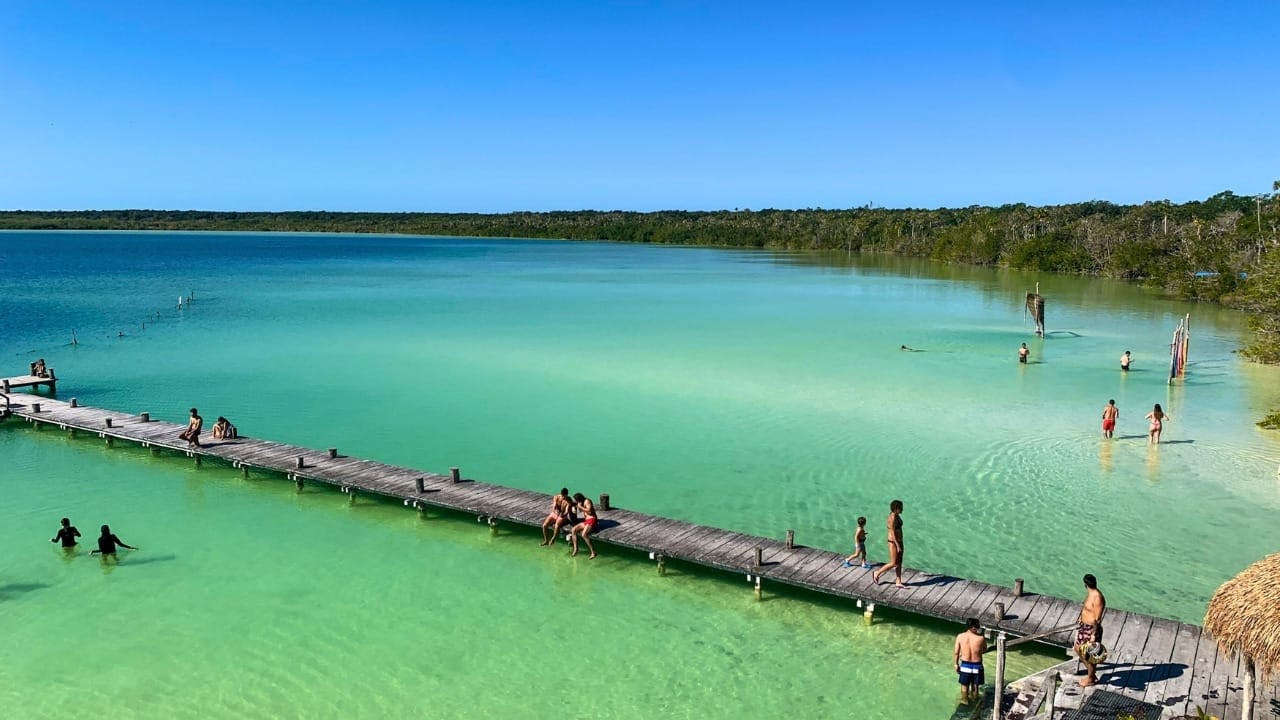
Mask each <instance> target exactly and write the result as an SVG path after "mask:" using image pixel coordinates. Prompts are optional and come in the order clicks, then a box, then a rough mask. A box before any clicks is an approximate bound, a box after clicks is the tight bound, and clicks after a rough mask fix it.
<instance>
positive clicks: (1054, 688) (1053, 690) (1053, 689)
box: [1031, 671, 1062, 720]
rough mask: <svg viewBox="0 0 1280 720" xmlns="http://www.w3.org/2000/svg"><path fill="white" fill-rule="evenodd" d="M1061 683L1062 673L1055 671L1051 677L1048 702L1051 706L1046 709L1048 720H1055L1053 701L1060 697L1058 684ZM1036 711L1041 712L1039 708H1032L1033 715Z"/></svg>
mask: <svg viewBox="0 0 1280 720" xmlns="http://www.w3.org/2000/svg"><path fill="white" fill-rule="evenodd" d="M1060 682H1062V673H1059V672H1056V671H1055V672H1053V673H1052V674H1050V675H1049V694H1048V700H1047V702H1048V704H1049V706H1048V707H1046V708H1045V709H1044V711H1045V718H1046V720H1053V715H1054V713H1053V710H1054V707H1053V701H1054V699H1055V698H1057V697H1058V683H1060ZM1036 710H1039V708H1031V711H1032V712H1033V713H1034V712H1035V711H1036Z"/></svg>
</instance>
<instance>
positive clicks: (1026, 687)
mask: <svg viewBox="0 0 1280 720" xmlns="http://www.w3.org/2000/svg"><path fill="white" fill-rule="evenodd" d="M38 380H40V382H41V383H42V384H43V383H44V382H45V380H46V379H45V378H39V379H38ZM10 387H14V385H11V386H10ZM8 398H9V412H10V413H11V414H12V416H13V418H11V419H10V420H9V421H8V422H14V421H15V420H14V418H21V419H23V420H26V421H28V422H31V423H34V424H35V425H36V426H37V427H49V426H53V427H56V428H58V429H60V430H63V431H67V432H71V433H82V434H84V435H86V436H89V437H96V438H99V439H102V440H104V441H105V442H106V443H107V444H109V445H110V444H113V443H114V442H117V441H126V442H131V443H137V444H140V445H142V446H143V447H149V448H151V450H152V452H162V451H167V452H172V453H176V454H179V455H185V456H187V457H189V458H191V459H192V460H193V461H194V462H196V463H202V462H205V461H220V462H222V463H226V464H228V465H230V466H231V467H232V468H235V469H238V470H240V471H241V472H243V473H244V474H245V475H248V473H249V471H250V470H258V471H266V472H270V473H277V474H280V475H283V476H285V477H286V478H288V479H289V480H290V481H291V482H294V483H295V484H297V486H298V488H299V489H302V488H303V487H304V486H306V485H308V484H314V485H325V486H331V487H334V488H337V489H339V490H341V491H342V492H343V493H345V494H347V495H348V497H349V500H350V502H356V500H357V498H358V497H359V496H362V495H363V496H370V497H383V498H390V499H392V500H395V501H399V502H401V503H402V504H403V505H405V506H406V507H412V508H415V509H417V510H418V511H420V512H426V511H428V510H430V509H433V508H437V509H445V510H450V511H454V512H459V513H466V514H470V515H475V516H476V518H477V519H478V520H481V521H484V522H486V523H487V524H488V525H489V527H490V528H492V529H493V531H494V532H497V528H498V525H499V524H500V523H512V524H517V525H524V526H531V527H535V528H536V527H538V526H539V525H541V523H542V520H543V518H545V517H546V515H547V513H548V510H549V507H550V504H551V495H549V494H546V493H540V492H533V491H530V490H522V489H519V488H512V487H507V486H503V485H495V484H490V483H485V482H479V481H476V480H471V479H467V478H464V477H462V475H461V473H460V472H459V471H457V470H456V469H451V472H449V473H448V474H443V473H432V472H424V471H422V470H417V469H412V468H405V467H398V466H394V465H386V464H383V463H379V462H375V461H372V460H365V459H360V458H354V457H348V456H345V455H342V454H340V453H339V452H338V451H337V449H336V448H333V449H325V450H315V449H312V448H305V447H300V446H297V445H289V444H284V443H277V442H271V441H268V440H261V439H257V438H250V437H239V438H235V439H228V440H215V439H213V438H212V436H211V435H210V433H208V432H207V431H206V432H205V433H204V434H203V435H202V437H201V441H202V443H203V444H202V446H201V447H199V448H188V447H187V443H186V441H184V440H181V439H179V437H178V434H179V433H180V432H182V431H183V430H184V429H185V425H184V424H178V423H172V422H164V421H160V420H156V419H154V418H151V417H149V416H148V415H147V414H145V413H125V412H119V411H115V410H106V409H101V408H93V407H85V406H80V405H78V403H77V402H76V400H75V399H71V400H69V401H66V402H63V401H59V400H54V399H51V398H48V397H43V396H39V395H30V394H13V393H10V394H8ZM600 500H601V501H600V502H599V503H597V505H596V508H597V511H598V513H599V516H600V521H599V524H598V525H597V529H596V531H595V532H594V533H593V534H592V538H593V540H594V541H595V542H597V543H607V544H610V545H615V546H619V547H623V548H627V549H630V550H635V551H639V552H642V553H647V554H648V555H649V557H650V558H651V559H652V560H653V561H654V562H655V563H656V565H657V568H658V572H660V573H663V572H665V564H666V562H668V561H671V560H678V561H682V562H686V563H690V564H693V565H699V566H703V567H707V568H711V569H714V570H719V571H723V572H728V573H738V574H741V575H745V576H746V577H747V580H748V582H749V583H750V584H751V585H750V586H751V587H752V588H753V589H754V591H755V593H756V595H757V597H760V596H761V595H762V593H764V592H765V591H766V589H767V587H768V585H769V584H771V583H777V584H780V585H790V586H794V587H798V588H803V589H805V590H810V591H813V592H818V593H822V594H825V595H830V596H835V597H840V598H847V599H849V600H850V601H852V602H853V603H855V604H856V605H857V606H858V607H860V608H862V609H863V612H864V615H865V616H866V618H867V619H868V620H870V619H871V617H872V614H873V613H874V611H875V609H876V608H878V607H884V608H893V609H895V610H900V611H904V612H908V613H913V614H917V615H923V616H927V617H932V618H938V619H942V620H946V621H951V622H955V623H961V624H962V623H964V622H965V620H966V619H967V618H970V617H976V618H979V620H980V621H981V622H982V623H983V625H984V626H986V627H987V628H989V629H990V630H991V631H993V632H994V633H1004V634H1006V635H1007V636H1012V637H1028V636H1032V635H1040V634H1044V635H1045V637H1043V639H1042V640H1041V642H1044V643H1046V644H1049V645H1056V646H1058V647H1062V648H1068V647H1070V645H1071V644H1072V643H1073V642H1074V629H1073V630H1071V631H1061V632H1056V633H1055V632H1051V631H1053V630H1055V629H1058V628H1062V627H1064V626H1067V625H1071V624H1072V623H1074V622H1075V620H1076V619H1077V617H1078V615H1079V613H1080V603H1079V602H1077V601H1075V600H1070V599H1066V598H1059V597H1053V596H1050V595H1039V594H1036V593H1034V592H1027V591H1025V590H1024V589H1023V587H1022V581H1021V580H1019V581H1017V582H1015V583H1014V586H1013V587H1004V586H999V585H992V584H989V583H984V582H980V581H976V580H969V579H965V578H960V577H954V576H951V575H946V574H940V573H932V572H928V571H925V570H919V569H905V570H904V571H903V574H902V575H903V581H904V582H905V583H906V585H907V587H906V588H905V589H897V588H895V587H894V586H893V584H892V577H886V578H885V579H884V581H883V582H882V584H879V585H876V584H874V583H873V582H872V579H871V571H869V570H863V569H861V568H859V567H855V568H852V569H847V568H842V567H841V563H842V562H843V560H844V557H845V556H844V555H843V554H840V553H836V552H832V551H829V550H823V549H820V548H813V547H806V546H804V545H800V544H797V543H795V542H794V541H793V540H792V537H793V536H792V533H791V532H790V531H787V539H786V540H777V539H771V538H765V537H759V536H755V535H747V534H743V533H738V532H733V531H730V530H724V529H720V528H715V527H709V526H705V525H697V524H694V523H690V522H685V521H683V520H676V519H672V518H665V517H660V516H657V515H649V514H646V513H642V512H637V511H635V510H630V509H623V508H618V507H612V506H611V505H610V503H609V499H608V497H607V496H601V498H600ZM1104 627H1105V637H1104V641H1105V644H1106V645H1107V647H1108V648H1109V650H1110V658H1109V659H1108V661H1107V662H1106V663H1104V664H1103V665H1101V666H1100V667H1099V671H1098V675H1099V679H1100V683H1099V685H1098V686H1097V687H1098V688H1100V689H1102V690H1106V691H1108V692H1113V693H1116V694H1117V695H1121V696H1123V698H1128V699H1130V700H1135V701H1141V702H1146V703H1150V704H1152V705H1155V706H1157V707H1159V708H1160V716H1161V717H1163V718H1181V717H1183V716H1184V715H1188V714H1191V715H1194V713H1195V710H1196V707H1197V706H1201V707H1204V708H1205V709H1206V710H1209V711H1210V712H1212V713H1213V714H1214V715H1217V716H1219V717H1222V718H1227V717H1230V718H1232V719H1233V720H1234V718H1238V717H1239V716H1240V708H1241V703H1242V693H1241V688H1242V686H1243V685H1242V677H1243V668H1242V667H1240V663H1239V662H1238V660H1236V659H1231V658H1227V657H1225V656H1223V655H1221V654H1220V653H1219V652H1218V650H1217V647H1216V643H1215V642H1214V641H1213V639H1212V638H1211V637H1209V636H1208V635H1206V634H1205V633H1204V632H1203V631H1202V630H1201V628H1200V627H1199V626H1196V625H1191V624H1188V623H1182V622H1177V621H1174V620H1167V619H1163V618H1157V617H1152V616H1150V615H1143V614H1139V613H1130V612H1126V611H1123V610H1118V609H1111V610H1108V612H1107V615H1106V618H1105V621H1104ZM958 630H959V627H957V631H958ZM992 659H994V658H992ZM948 660H949V658H940V659H939V662H938V667H939V672H945V671H946V670H947V669H949V666H948V662H947V661H948ZM992 664H993V663H991V662H990V661H989V662H988V665H992ZM991 672H992V668H990V667H989V668H988V673H989V675H988V677H990V673H991ZM1054 673H1059V674H1061V675H1063V676H1065V677H1063V679H1062V681H1061V684H1060V686H1058V687H1060V688H1061V689H1060V690H1058V689H1055V688H1054V687H1053V683H1052V682H1051V678H1052V677H1054ZM1075 673H1076V664H1075V661H1070V662H1068V663H1064V664H1062V665H1060V666H1057V667H1055V668H1051V669H1050V670H1049V671H1046V672H1044V673H1038V674H1037V675H1035V676H1032V677H1030V678H1024V679H1023V680H1022V681H1016V682H1014V683H1011V686H1012V687H1014V688H1015V689H1016V690H1017V691H1018V692H1020V693H1021V695H1020V698H1019V699H1020V703H1021V704H1020V705H1017V706H1015V707H1014V709H1012V710H1010V712H1009V713H1008V714H1007V717H1009V718H1015V717H1016V718H1031V717H1041V716H1045V717H1047V716H1048V715H1047V712H1046V710H1047V703H1046V702H1045V701H1046V700H1047V699H1048V698H1049V697H1052V698H1054V702H1053V705H1054V706H1056V707H1058V708H1060V709H1061V710H1060V711H1059V712H1058V713H1057V715H1056V717H1059V718H1062V717H1072V716H1071V715H1069V714H1067V713H1068V712H1069V711H1070V710H1073V709H1074V710H1079V709H1080V707H1081V706H1085V705H1087V704H1088V703H1089V702H1090V697H1091V696H1093V695H1098V697H1109V696H1104V695H1102V694H1099V693H1097V692H1095V689H1094V688H1090V689H1089V690H1087V691H1084V692H1083V693H1082V692H1080V690H1079V688H1078V687H1077V688H1076V689H1075V693H1074V694H1073V693H1072V691H1071V690H1070V688H1071V687H1072V686H1073V685H1074V682H1075V680H1076V677H1073V676H1074V675H1075ZM1081 676H1082V675H1081ZM1268 682H1269V683H1270V684H1263V685H1262V686H1261V687H1259V688H1258V703H1257V709H1256V711H1255V715H1254V718H1255V720H1263V719H1264V718H1269V719H1271V720H1275V718H1277V717H1278V716H1280V715H1278V710H1277V709H1280V699H1278V698H1280V688H1278V687H1277V683H1276V678H1270V679H1269V681H1268ZM1037 694H1038V700H1037ZM1042 705H1044V706H1045V707H1046V710H1040V707H1041V706H1042ZM1073 706H1074V707H1073ZM1019 708H1020V709H1019ZM1081 717H1084V716H1081ZM1111 717H1115V713H1112V715H1111ZM1146 720H1155V719H1154V718H1151V717H1147V718H1146Z"/></svg>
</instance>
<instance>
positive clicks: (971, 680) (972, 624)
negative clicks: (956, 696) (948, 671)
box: [955, 618, 987, 700]
mask: <svg viewBox="0 0 1280 720" xmlns="http://www.w3.org/2000/svg"><path fill="white" fill-rule="evenodd" d="M968 625H969V627H967V628H965V631H964V632H962V633H960V634H959V635H957V636H956V651H955V661H956V674H957V675H959V676H960V691H961V693H963V694H964V699H965V700H972V699H974V698H976V697H978V694H979V693H980V692H981V691H982V684H983V683H984V682H986V675H985V673H983V671H982V653H984V652H986V651H987V639H986V638H985V637H983V636H982V627H981V624H980V623H979V622H978V618H969V622H968Z"/></svg>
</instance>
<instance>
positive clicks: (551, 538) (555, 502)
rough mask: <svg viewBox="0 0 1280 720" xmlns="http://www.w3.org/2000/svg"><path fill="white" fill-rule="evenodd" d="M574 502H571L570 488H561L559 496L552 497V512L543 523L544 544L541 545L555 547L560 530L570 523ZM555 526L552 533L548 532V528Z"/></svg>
mask: <svg viewBox="0 0 1280 720" xmlns="http://www.w3.org/2000/svg"><path fill="white" fill-rule="evenodd" d="M571 504H572V501H570V500H569V488H560V494H559V495H553V496H552V497H551V512H550V514H548V515H547V519H546V520H543V521H542V542H541V543H540V544H541V545H554V544H555V542H556V536H557V535H559V534H560V528H562V527H564V524H565V523H566V522H568V521H569V506H570V505H571ZM553 525H554V526H555V527H553V528H552V529H551V532H550V533H548V532H547V528H549V527H552V526H553Z"/></svg>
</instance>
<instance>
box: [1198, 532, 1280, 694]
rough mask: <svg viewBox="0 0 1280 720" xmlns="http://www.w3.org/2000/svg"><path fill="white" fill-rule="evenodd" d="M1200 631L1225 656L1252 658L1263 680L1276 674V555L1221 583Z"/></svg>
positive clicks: (1279, 581)
mask: <svg viewBox="0 0 1280 720" xmlns="http://www.w3.org/2000/svg"><path fill="white" fill-rule="evenodd" d="M1204 628H1205V630H1208V631H1209V632H1210V633H1211V634H1212V635H1213V637H1214V638H1215V639H1217V641H1218V647H1219V648H1220V649H1221V650H1222V652H1224V653H1226V654H1227V655H1229V656H1232V657H1234V656H1235V655H1236V653H1243V654H1244V656H1245V657H1246V658H1252V660H1253V664H1254V666H1255V667H1256V668H1257V669H1258V671H1259V672H1260V673H1262V674H1263V675H1264V676H1265V675H1268V674H1270V673H1273V672H1280V553H1276V554H1274V555H1268V556H1267V557H1265V558H1263V559H1261V560H1259V561H1258V562H1256V563H1254V564H1252V565H1250V566H1249V567H1247V568H1245V569H1244V572H1242V573H1240V574H1239V575H1237V576H1235V577H1233V578H1231V579H1230V580H1228V581H1226V582H1225V583H1223V584H1222V587H1220V588H1218V591H1217V592H1215V593H1214V594H1213V599H1212V600H1210V601H1209V610H1208V612H1206V613H1205V616H1204Z"/></svg>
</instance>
